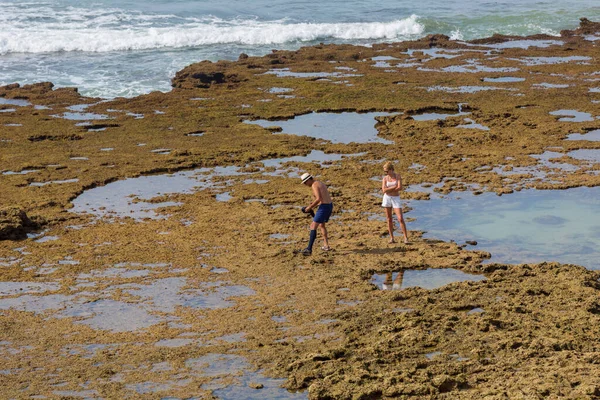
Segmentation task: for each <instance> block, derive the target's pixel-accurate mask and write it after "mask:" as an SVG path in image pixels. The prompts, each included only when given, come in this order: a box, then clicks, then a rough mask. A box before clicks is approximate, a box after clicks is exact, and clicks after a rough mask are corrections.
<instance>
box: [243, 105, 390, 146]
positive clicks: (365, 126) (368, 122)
mask: <svg viewBox="0 0 600 400" xmlns="http://www.w3.org/2000/svg"><path fill="white" fill-rule="evenodd" d="M389 115H393V114H392V113H386V112H370V113H353V112H342V113H310V114H305V115H300V116H297V117H295V118H292V119H288V120H285V121H268V120H256V121H245V122H246V123H249V124H256V125H260V126H262V127H269V126H279V127H281V128H282V129H283V131H282V132H278V133H285V134H292V135H301V136H302V135H305V136H310V137H314V138H317V139H324V140H329V141H331V142H332V143H352V142H356V143H387V144H390V143H393V142H391V141H389V140H386V139H383V138H380V137H379V136H377V134H378V132H377V129H376V128H375V125H376V123H377V121H376V120H375V117H379V116H389Z"/></svg>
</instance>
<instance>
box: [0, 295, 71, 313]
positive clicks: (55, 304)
mask: <svg viewBox="0 0 600 400" xmlns="http://www.w3.org/2000/svg"><path fill="white" fill-rule="evenodd" d="M71 301H73V296H65V295H62V294H51V295H47V296H36V295H30V294H26V295H23V296H19V297H9V298H2V299H0V310H9V309H15V310H19V311H28V312H34V313H43V312H45V311H47V310H57V309H61V308H64V307H66V306H67V305H68V304H70V303H71Z"/></svg>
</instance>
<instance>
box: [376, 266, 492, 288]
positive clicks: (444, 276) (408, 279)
mask: <svg viewBox="0 0 600 400" xmlns="http://www.w3.org/2000/svg"><path fill="white" fill-rule="evenodd" d="M485 279H486V278H485V277H484V276H483V275H475V274H467V273H465V272H462V271H460V270H457V269H453V268H442V269H433V268H428V269H426V270H406V271H400V272H394V273H392V272H388V273H387V274H374V275H373V277H372V278H371V282H372V283H373V284H375V285H376V286H377V287H378V288H379V289H381V290H402V289H406V288H409V287H421V288H423V289H427V290H431V289H437V288H440V287H442V286H445V285H448V284H450V283H454V282H468V281H472V282H477V281H482V280H485Z"/></svg>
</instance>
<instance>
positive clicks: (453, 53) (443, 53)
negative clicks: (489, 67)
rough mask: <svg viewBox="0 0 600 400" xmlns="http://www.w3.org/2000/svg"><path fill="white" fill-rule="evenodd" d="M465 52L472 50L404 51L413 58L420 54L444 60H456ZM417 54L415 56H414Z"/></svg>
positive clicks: (435, 49) (433, 49)
mask: <svg viewBox="0 0 600 400" xmlns="http://www.w3.org/2000/svg"><path fill="white" fill-rule="evenodd" d="M466 51H472V50H452V49H439V48H435V47H434V48H431V49H408V50H407V51H406V54H408V55H409V56H411V57H415V56H417V55H420V54H424V55H427V56H429V57H431V58H432V59H433V58H446V59H451V58H456V57H458V56H460V55H461V54H463V53H465V52H466ZM415 53H417V54H415Z"/></svg>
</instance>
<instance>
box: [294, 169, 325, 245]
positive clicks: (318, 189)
mask: <svg viewBox="0 0 600 400" xmlns="http://www.w3.org/2000/svg"><path fill="white" fill-rule="evenodd" d="M300 179H302V183H303V184H304V185H306V186H310V188H311V189H312V193H313V196H314V198H315V200H314V201H313V202H312V203H310V205H309V206H308V207H304V208H303V209H302V211H304V212H305V213H309V212H310V211H311V210H312V209H313V208H315V207H316V206H319V208H318V209H317V212H316V214H315V217H314V218H313V222H312V223H311V224H310V239H309V241H308V247H307V248H305V249H304V250H302V251H301V253H302V254H303V255H305V256H310V255H311V254H312V247H313V244H314V242H315V239H316V238H317V227H319V228H320V229H321V233H322V234H323V247H321V250H323V251H329V250H331V248H330V247H329V242H328V241H327V228H325V223H326V222H328V221H329V217H330V216H331V212H332V211H333V202H332V201H331V196H330V195H329V192H328V191H327V186H325V184H324V183H323V182H320V181H317V180H315V179H314V178H313V176H312V175H311V174H309V173H305V174H302V176H301V177H300Z"/></svg>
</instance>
